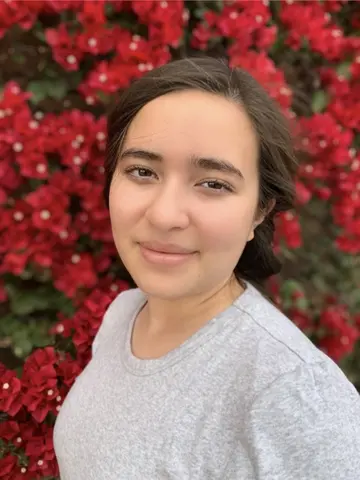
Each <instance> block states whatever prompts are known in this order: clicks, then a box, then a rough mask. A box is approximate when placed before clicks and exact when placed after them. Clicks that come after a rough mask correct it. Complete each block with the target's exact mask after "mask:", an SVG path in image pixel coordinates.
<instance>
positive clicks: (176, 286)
mask: <svg viewBox="0 0 360 480" xmlns="http://www.w3.org/2000/svg"><path fill="white" fill-rule="evenodd" d="M134 280H135V282H136V285H137V286H138V288H140V290H142V291H143V292H144V293H145V294H146V295H148V296H149V297H154V298H161V299H163V300H178V299H180V298H184V297H189V296H190V295H191V293H193V290H191V287H190V284H191V282H189V279H187V282H184V280H183V279H182V278H180V277H176V276H175V275H174V276H173V277H172V278H169V277H168V278H154V277H153V276H151V275H146V274H144V275H142V276H140V277H139V278H135V279H134Z"/></svg>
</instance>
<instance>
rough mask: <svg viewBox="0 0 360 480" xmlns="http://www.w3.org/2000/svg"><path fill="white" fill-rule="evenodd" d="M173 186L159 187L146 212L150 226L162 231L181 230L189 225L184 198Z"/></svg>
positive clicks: (182, 193)
mask: <svg viewBox="0 0 360 480" xmlns="http://www.w3.org/2000/svg"><path fill="white" fill-rule="evenodd" d="M180 190H181V189H180V188H178V187H176V186H175V185H171V184H167V185H164V184H163V185H159V186H158V188H156V189H155V191H154V192H153V197H152V199H151V202H150V203H149V205H148V208H147V210H146V214H145V216H146V218H147V220H148V221H149V222H150V224H151V225H152V226H153V227H155V228H157V229H159V230H163V231H169V230H174V229H177V230H180V229H181V230H182V229H184V228H186V227H187V226H188V225H189V215H188V212H187V207H186V203H187V202H186V198H185V195H184V193H185V192H181V191H180Z"/></svg>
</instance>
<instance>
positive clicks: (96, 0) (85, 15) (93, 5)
mask: <svg viewBox="0 0 360 480" xmlns="http://www.w3.org/2000/svg"><path fill="white" fill-rule="evenodd" d="M104 9H105V0H91V2H89V1H84V2H82V9H81V11H80V12H79V13H78V20H79V21H80V22H81V23H83V24H84V25H85V26H86V28H89V25H93V24H104V23H105V21H106V19H105V10H104Z"/></svg>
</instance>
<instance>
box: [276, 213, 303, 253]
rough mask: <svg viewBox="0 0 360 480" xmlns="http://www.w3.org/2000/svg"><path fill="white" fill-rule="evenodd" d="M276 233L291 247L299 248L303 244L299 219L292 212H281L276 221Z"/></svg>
mask: <svg viewBox="0 0 360 480" xmlns="http://www.w3.org/2000/svg"><path fill="white" fill-rule="evenodd" d="M276 235H277V238H278V239H279V240H283V241H284V242H285V244H286V246H287V247H289V248H299V247H301V245H302V238H301V227H300V223H299V219H298V218H297V217H296V216H295V215H294V214H293V213H291V212H286V213H284V214H281V215H279V216H278V218H277V222H276Z"/></svg>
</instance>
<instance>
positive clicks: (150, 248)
mask: <svg viewBox="0 0 360 480" xmlns="http://www.w3.org/2000/svg"><path fill="white" fill-rule="evenodd" d="M139 247H140V252H141V255H142V257H143V259H144V260H145V261H146V262H147V263H148V264H152V265H154V266H155V265H157V266H159V267H161V266H163V267H175V266H179V265H181V264H184V263H186V262H188V261H190V260H191V259H192V258H194V254H196V252H195V251H194V250H189V249H187V248H184V247H180V246H179V245H174V244H164V243H158V242H141V243H139Z"/></svg>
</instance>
